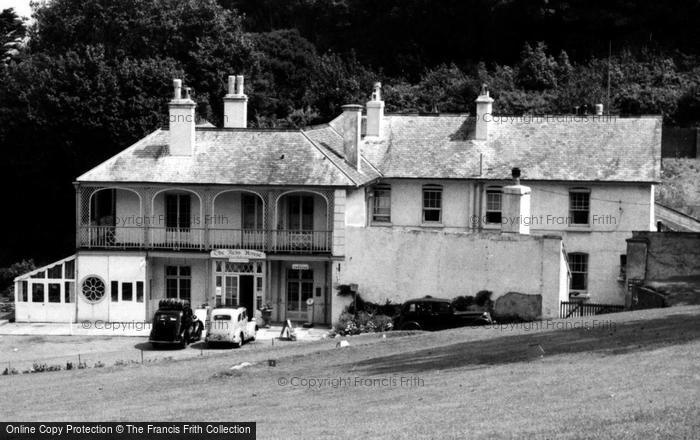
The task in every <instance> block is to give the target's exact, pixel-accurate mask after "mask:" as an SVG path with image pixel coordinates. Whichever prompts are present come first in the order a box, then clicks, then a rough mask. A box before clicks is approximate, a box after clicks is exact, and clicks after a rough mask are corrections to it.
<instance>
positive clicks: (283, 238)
mask: <svg viewBox="0 0 700 440" xmlns="http://www.w3.org/2000/svg"><path fill="white" fill-rule="evenodd" d="M272 233H273V240H272V249H273V250H274V251H275V252H283V253H314V252H330V251H331V237H332V235H333V233H332V232H331V231H289V230H276V231H272Z"/></svg>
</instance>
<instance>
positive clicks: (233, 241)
mask: <svg viewBox="0 0 700 440" xmlns="http://www.w3.org/2000/svg"><path fill="white" fill-rule="evenodd" d="M78 237H79V246H80V247H81V248H82V249H144V250H146V249H148V250H157V249H161V250H203V251H208V250H212V249H251V250H258V251H263V252H268V253H284V254H324V253H330V252H331V250H332V237H333V233H332V231H306V230H280V229H277V230H264V229H221V228H219V229H204V228H164V227H138V226H80V227H79V234H78Z"/></svg>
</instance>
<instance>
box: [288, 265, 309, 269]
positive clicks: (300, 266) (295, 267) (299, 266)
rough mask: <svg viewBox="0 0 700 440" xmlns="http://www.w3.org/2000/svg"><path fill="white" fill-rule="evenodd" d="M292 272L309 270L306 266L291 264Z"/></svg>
mask: <svg viewBox="0 0 700 440" xmlns="http://www.w3.org/2000/svg"><path fill="white" fill-rule="evenodd" d="M292 270H309V265H308V264H292Z"/></svg>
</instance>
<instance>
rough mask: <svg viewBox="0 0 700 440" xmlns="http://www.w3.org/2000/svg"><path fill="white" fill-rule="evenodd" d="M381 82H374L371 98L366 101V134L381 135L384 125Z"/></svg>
mask: <svg viewBox="0 0 700 440" xmlns="http://www.w3.org/2000/svg"><path fill="white" fill-rule="evenodd" d="M381 90H382V83H380V82H376V83H374V92H372V99H371V100H370V101H369V102H367V131H366V134H367V136H381V135H382V126H383V125H384V101H382V91H381Z"/></svg>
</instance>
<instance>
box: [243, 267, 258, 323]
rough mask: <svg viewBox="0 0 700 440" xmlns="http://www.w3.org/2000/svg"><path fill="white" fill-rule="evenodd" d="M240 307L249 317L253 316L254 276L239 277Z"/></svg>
mask: <svg viewBox="0 0 700 440" xmlns="http://www.w3.org/2000/svg"><path fill="white" fill-rule="evenodd" d="M240 294H241V304H240V305H241V306H243V307H245V308H246V311H247V312H248V316H249V317H251V318H252V317H253V316H255V314H254V312H255V308H254V307H255V276H253V275H241V276H240Z"/></svg>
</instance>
